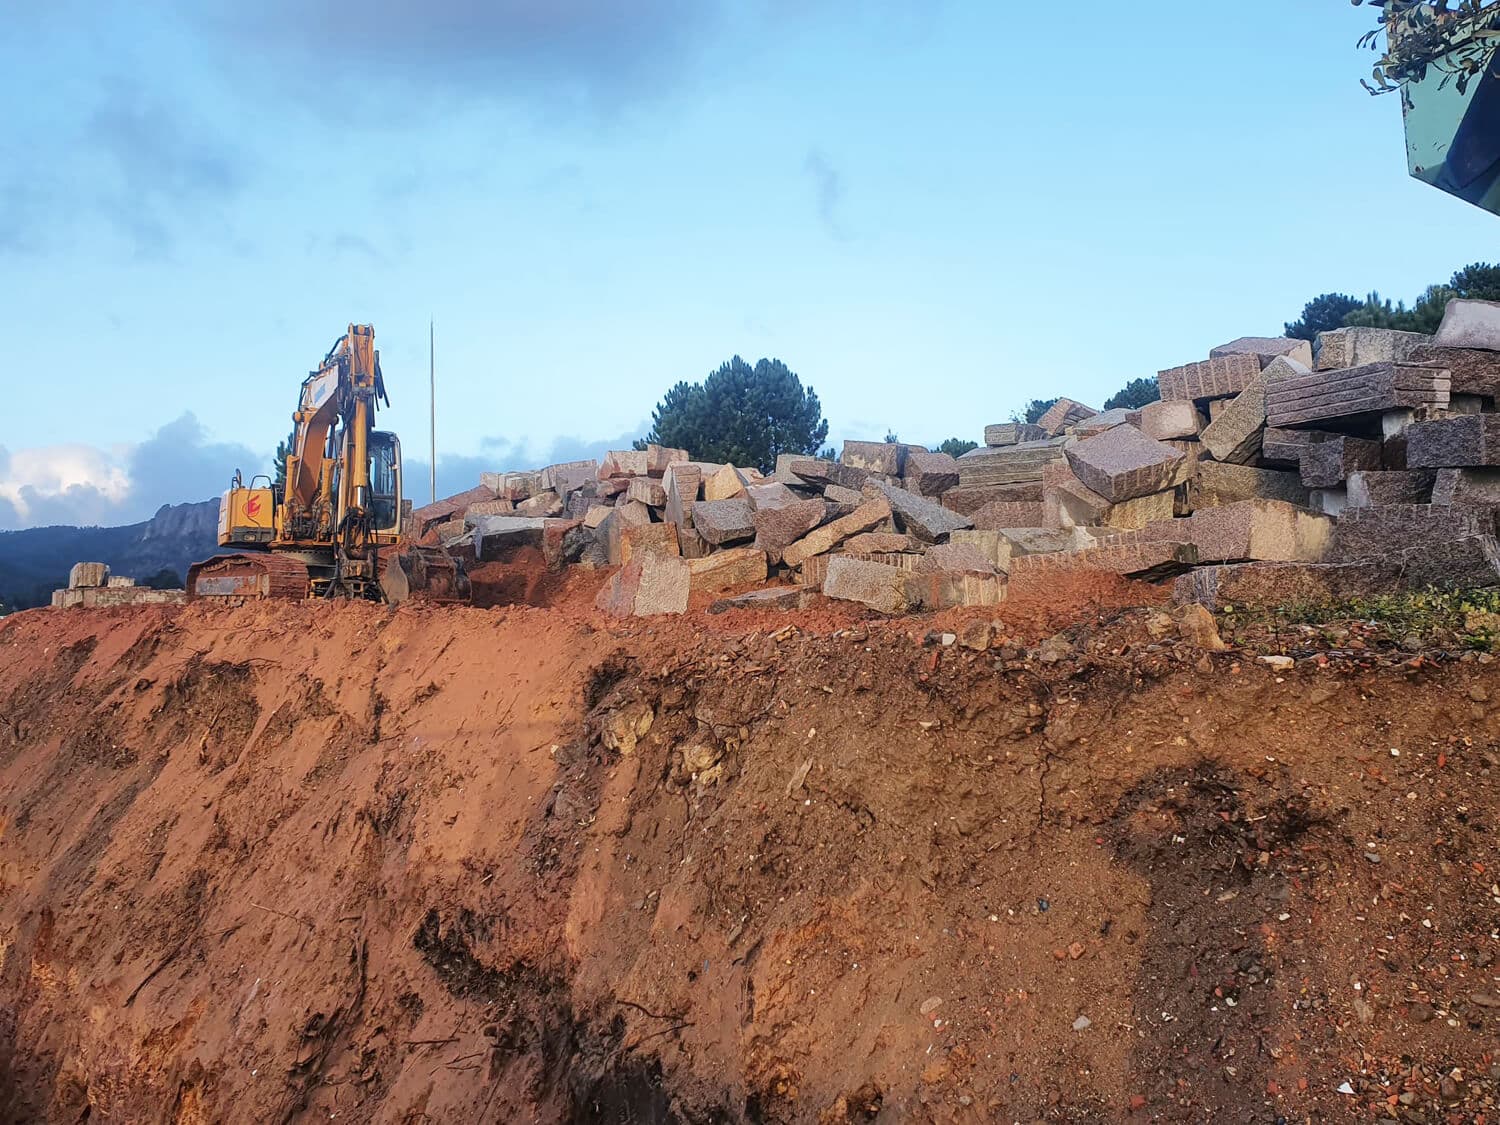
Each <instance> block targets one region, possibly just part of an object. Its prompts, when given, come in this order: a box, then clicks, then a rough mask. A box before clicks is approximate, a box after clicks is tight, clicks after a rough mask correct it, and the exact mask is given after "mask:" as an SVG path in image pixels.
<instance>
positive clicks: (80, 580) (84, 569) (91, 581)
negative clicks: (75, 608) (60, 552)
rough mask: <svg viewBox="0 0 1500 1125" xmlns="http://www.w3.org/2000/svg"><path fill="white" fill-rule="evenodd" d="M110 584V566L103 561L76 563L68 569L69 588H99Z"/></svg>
mask: <svg viewBox="0 0 1500 1125" xmlns="http://www.w3.org/2000/svg"><path fill="white" fill-rule="evenodd" d="M108 585H109V567H108V566H107V565H105V564H104V563H101V562H81V563H74V564H73V568H72V569H71V570H70V571H68V589H70V590H97V589H101V588H103V587H107V586H108Z"/></svg>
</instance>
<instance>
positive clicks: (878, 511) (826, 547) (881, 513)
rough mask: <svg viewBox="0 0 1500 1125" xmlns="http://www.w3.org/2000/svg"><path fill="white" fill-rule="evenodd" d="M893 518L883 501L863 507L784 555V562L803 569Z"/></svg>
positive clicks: (810, 535) (787, 550) (817, 530)
mask: <svg viewBox="0 0 1500 1125" xmlns="http://www.w3.org/2000/svg"><path fill="white" fill-rule="evenodd" d="M890 518H891V505H890V503H889V502H888V501H887V500H885V499H884V497H882V498H881V499H879V500H870V501H867V502H866V503H864V504H861V505H860V506H859V507H858V508H856V509H855V510H854V511H852V512H850V513H849V514H848V515H846V516H841V517H840V518H838V519H836V520H834V521H833V522H832V523H826V524H824V525H823V526H822V527H819V528H816V529H814V530H813V531H811V532H809V533H808V534H807V535H805V536H803V537H802V538H801V539H799V540H797V542H795V543H793V544H792V545H791V546H789V547H788V548H786V550H785V551H783V552H782V561H783V562H784V563H786V565H787V566H790V567H798V566H801V565H802V564H803V563H804V562H806V561H807V560H808V559H810V558H813V557H814V556H816V555H821V554H823V553H824V552H826V551H831V550H833V548H835V547H837V546H838V545H839V544H840V543H842V542H844V540H846V539H848V538H849V537H850V536H853V535H858V534H860V533H861V532H865V531H873V530H875V529H876V528H877V527H879V526H880V525H881V524H883V523H885V522H886V521H887V520H889V519H890Z"/></svg>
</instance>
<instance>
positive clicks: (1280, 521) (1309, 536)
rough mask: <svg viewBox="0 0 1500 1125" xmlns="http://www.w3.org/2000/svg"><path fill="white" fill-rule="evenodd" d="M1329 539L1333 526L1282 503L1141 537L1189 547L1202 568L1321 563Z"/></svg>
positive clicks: (1201, 516) (1211, 512)
mask: <svg viewBox="0 0 1500 1125" xmlns="http://www.w3.org/2000/svg"><path fill="white" fill-rule="evenodd" d="M1332 534H1333V521H1332V520H1331V519H1329V518H1328V517H1327V516H1324V515H1318V514H1316V513H1313V512H1309V511H1307V510H1306V509H1304V508H1299V507H1297V506H1296V505H1295V504H1288V503H1286V502H1285V501H1283V500H1241V501H1240V502H1238V503H1235V504H1226V505H1224V506H1223V507H1219V508H1205V509H1203V511H1201V512H1196V513H1194V514H1193V515H1192V516H1189V517H1188V518H1186V519H1179V520H1164V521H1160V522H1157V523H1152V524H1150V525H1148V526H1147V527H1146V528H1145V530H1144V531H1143V532H1142V535H1143V537H1144V538H1147V539H1160V540H1165V541H1168V542H1180V543H1191V544H1193V546H1195V547H1196V548H1197V549H1198V561H1199V562H1200V563H1225V562H1248V561H1253V560H1264V561H1274V562H1319V561H1321V560H1322V559H1323V558H1324V556H1325V555H1327V553H1328V544H1329V540H1330V538H1331V536H1332ZM1106 542H1108V541H1107V540H1106Z"/></svg>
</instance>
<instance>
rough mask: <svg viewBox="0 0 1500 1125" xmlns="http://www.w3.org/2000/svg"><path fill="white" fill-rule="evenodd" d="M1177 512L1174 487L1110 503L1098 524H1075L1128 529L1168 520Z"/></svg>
mask: <svg viewBox="0 0 1500 1125" xmlns="http://www.w3.org/2000/svg"><path fill="white" fill-rule="evenodd" d="M1176 514H1177V494H1176V491H1175V490H1174V489H1168V490H1167V491H1166V492H1153V493H1152V494H1151V495H1150V496H1137V497H1135V498H1133V499H1131V500H1123V501H1121V502H1120V503H1118V504H1111V505H1110V507H1109V511H1107V512H1105V513H1104V519H1103V521H1101V523H1098V524H1077V525H1076V526H1078V527H1100V526H1103V527H1108V528H1111V529H1114V528H1120V529H1124V530H1130V529H1133V528H1141V527H1145V526H1146V525H1147V524H1149V523H1152V522H1153V521H1156V520H1169V519H1171V518H1172V517H1173V516H1174V515H1176Z"/></svg>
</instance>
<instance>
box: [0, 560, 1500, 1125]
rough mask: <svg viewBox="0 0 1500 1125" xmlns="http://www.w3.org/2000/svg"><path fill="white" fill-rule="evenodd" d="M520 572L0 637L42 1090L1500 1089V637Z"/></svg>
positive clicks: (8, 1108)
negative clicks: (1255, 640) (1185, 621)
mask: <svg viewBox="0 0 1500 1125" xmlns="http://www.w3.org/2000/svg"><path fill="white" fill-rule="evenodd" d="M506 581H507V580H506V578H505V576H504V575H499V574H497V575H493V576H490V578H489V580H488V581H487V582H486V583H485V588H486V589H487V590H489V591H494V593H492V594H491V595H487V596H490V597H491V598H492V600H493V601H494V602H495V603H497V604H500V606H501V607H500V608H495V609H490V610H481V609H470V610H453V609H448V610H437V609H430V608H428V609H423V608H414V607H403V608H402V609H401V610H399V611H390V610H386V609H382V608H378V607H372V606H359V605H321V604H318V605H274V606H264V605H263V606H251V607H243V608H239V609H222V608H217V607H207V606H190V607H186V608H180V609H178V608H172V609H165V608H146V609H136V610H113V611H111V610H105V611H81V610H75V611H35V612H30V613H26V614H21V615H18V616H16V617H13V618H10V619H7V620H6V621H5V622H4V623H0V904H3V909H0V1118H3V1119H5V1120H14V1121H45V1122H69V1123H73V1122H79V1121H82V1120H85V1119H86V1120H88V1121H90V1122H102V1121H118V1122H136V1121H152V1122H156V1121H163V1122H220V1121H232V1122H241V1121H243V1122H265V1121H271V1122H275V1121H303V1120H314V1119H316V1120H329V1119H330V1118H331V1117H332V1116H333V1115H337V1118H336V1119H337V1120H346V1121H379V1122H402V1123H415V1122H511V1121H536V1122H585V1121H601V1122H612V1123H613V1122H621V1123H623V1122H663V1123H665V1122H721V1121H722V1122H820V1123H822V1122H853V1121H880V1122H902V1121H917V1122H921V1121H963V1122H968V1121H974V1122H979V1121H1043V1120H1044V1121H1074V1122H1113V1121H1122V1120H1138V1121H1150V1120H1157V1121H1215V1122H1266V1123H1270V1122H1275V1121H1278V1120H1287V1121H1297V1122H1301V1121H1307V1120H1329V1121H1346V1120H1355V1121H1378V1120H1382V1119H1385V1120H1394V1121H1402V1122H1477V1121H1485V1120H1488V1121H1490V1122H1496V1121H1500V1117H1497V1116H1496V1112H1497V1111H1496V1109H1495V1108H1494V1107H1495V1105H1496V1102H1497V1099H1500V1069H1497V1059H1496V1057H1495V1052H1496V1051H1497V1045H1500V966H1497V964H1496V960H1495V959H1496V954H1497V952H1500V935H1497V926H1500V886H1497V885H1496V883H1497V879H1500V844H1497V839H1496V828H1497V807H1500V786H1497V778H1500V762H1497V758H1496V744H1497V740H1500V682H1497V675H1496V671H1495V669H1496V667H1497V664H1496V663H1492V662H1488V660H1487V658H1486V659H1480V658H1478V657H1476V656H1473V655H1471V656H1469V657H1468V658H1467V659H1465V660H1459V659H1457V658H1456V657H1455V658H1452V659H1449V658H1446V657H1443V656H1441V655H1438V656H1436V657H1433V656H1431V655H1429V656H1428V657H1427V658H1425V659H1416V660H1413V659H1411V656H1412V654H1410V653H1401V654H1399V658H1398V659H1393V660H1391V661H1390V662H1389V666H1378V662H1377V663H1376V664H1375V665H1373V666H1372V662H1371V661H1370V660H1368V659H1366V660H1364V661H1363V663H1361V664H1359V665H1355V664H1353V663H1349V662H1345V661H1342V660H1340V659H1337V658H1335V659H1330V660H1328V661H1327V662H1326V663H1325V664H1323V665H1321V666H1317V665H1313V664H1310V663H1309V664H1303V665H1299V666H1298V667H1297V668H1296V669H1294V670H1291V671H1280V672H1278V671H1276V670H1273V669H1272V668H1270V667H1268V666H1267V665H1265V664H1263V663H1261V662H1259V661H1257V659H1256V658H1255V656H1254V655H1253V654H1251V653H1247V652H1241V651H1233V650H1232V651H1229V652H1225V653H1219V654H1216V655H1213V656H1208V655H1205V654H1204V653H1203V652H1201V651H1199V650H1197V649H1192V648H1189V647H1188V646H1186V645H1179V644H1176V643H1175V636H1170V635H1165V634H1164V633H1163V630H1162V629H1161V623H1160V619H1159V618H1154V619H1153V618H1152V617H1151V613H1150V611H1147V610H1126V609H1124V608H1122V607H1125V606H1129V605H1132V604H1136V605H1139V604H1142V603H1143V602H1149V601H1155V600H1159V593H1158V592H1157V591H1155V590H1154V589H1152V588H1150V587H1139V586H1134V585H1132V584H1129V583H1124V582H1116V581H1114V580H1109V581H1101V582H1100V583H1099V584H1098V585H1094V586H1089V587H1087V588H1085V587H1083V586H1077V587H1069V588H1067V589H1058V588H1053V589H1050V590H1048V591H1045V594H1046V596H1045V598H1044V597H1043V596H1042V592H1038V593H1037V594H1036V595H1034V596H1033V597H1031V598H1030V599H1028V597H1027V595H1026V593H1025V591H1018V597H1017V598H1016V600H1015V601H1014V602H1012V603H1010V604H1008V605H1006V606H1002V607H999V608H998V609H997V610H986V611H949V612H948V613H946V614H944V615H941V616H939V617H936V618H914V619H903V620H898V621H879V620H871V619H868V618H867V617H866V616H864V615H862V614H860V613H858V612H856V611H855V610H854V609H851V608H848V607H845V606H833V605H825V606H823V607H821V608H813V609H809V610H806V611H801V612H798V613H793V614H787V613H775V612H770V611H760V612H753V613H750V612H729V613H722V614H708V613H704V612H702V611H701V610H695V612H693V613H692V614H690V615H688V616H687V617H685V618H682V619H673V620H652V621H638V622H629V623H625V624H619V623H614V622H607V621H606V620H605V619H603V618H601V617H599V616H598V615H597V614H595V613H594V611H593V609H592V597H593V593H594V591H595V590H596V589H597V577H594V578H592V579H590V580H589V581H581V580H579V578H578V577H577V576H574V577H570V578H568V579H566V580H560V579H555V578H548V577H546V576H545V574H544V573H543V572H542V571H541V570H540V569H538V568H534V567H533V568H528V569H526V570H525V571H524V573H522V574H521V575H520V576H519V577H514V578H513V579H512V580H511V584H510V585H508V586H507V585H506ZM527 602H543V603H547V605H548V608H539V607H534V606H530V605H526V604H523V603H527ZM976 616H978V617H984V618H985V619H989V618H995V619H998V620H999V622H1000V623H1001V624H1000V626H999V633H1000V639H999V640H998V642H997V647H996V648H994V649H991V650H989V651H982V652H981V651H972V650H970V649H966V648H964V647H962V646H961V645H955V646H952V647H944V646H943V645H942V644H941V643H940V642H938V643H927V642H924V638H925V637H926V635H927V634H928V632H929V631H930V630H937V631H939V632H941V631H942V630H944V629H952V630H954V631H960V630H961V627H962V626H963V625H964V624H966V623H967V622H968V621H969V620H970V619H972V618H974V617H976ZM1148 626H1150V627H1153V628H1154V632H1153V631H1151V629H1148ZM1058 630H1062V632H1061V634H1060V635H1059V636H1056V637H1051V636H1050V635H1051V634H1053V633H1055V632H1057V631H1058ZM1153 636H1155V637H1156V638H1158V639H1153ZM1049 637H1050V639H1048V638H1049ZM1044 640H1046V643H1045V644H1041V642H1042V641H1044Z"/></svg>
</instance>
